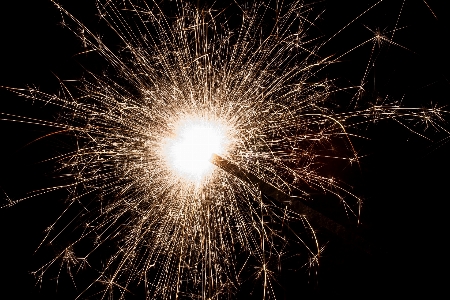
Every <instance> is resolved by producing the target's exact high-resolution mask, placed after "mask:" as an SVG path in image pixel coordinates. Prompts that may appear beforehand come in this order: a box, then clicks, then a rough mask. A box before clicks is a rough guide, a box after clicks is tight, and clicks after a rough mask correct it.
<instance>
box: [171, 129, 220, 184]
mask: <svg viewBox="0 0 450 300" xmlns="http://www.w3.org/2000/svg"><path fill="white" fill-rule="evenodd" d="M225 137H226V132H225V130H224V129H223V128H222V126H220V124H217V123H214V122H211V121H205V120H186V121H184V122H181V123H180V124H178V126H177V129H176V132H175V137H174V138H173V139H170V140H169V141H168V143H167V144H166V145H167V148H166V153H167V156H168V157H167V158H168V161H169V164H170V165H171V167H172V168H173V169H175V170H176V171H177V172H178V173H180V175H183V176H184V177H187V178H188V179H189V180H191V181H200V180H201V179H202V178H203V177H204V176H205V175H207V174H208V173H209V172H211V170H212V169H213V165H212V164H211V162H210V161H209V160H210V158H211V155H212V154H213V153H217V154H222V153H223V150H224V148H225Z"/></svg>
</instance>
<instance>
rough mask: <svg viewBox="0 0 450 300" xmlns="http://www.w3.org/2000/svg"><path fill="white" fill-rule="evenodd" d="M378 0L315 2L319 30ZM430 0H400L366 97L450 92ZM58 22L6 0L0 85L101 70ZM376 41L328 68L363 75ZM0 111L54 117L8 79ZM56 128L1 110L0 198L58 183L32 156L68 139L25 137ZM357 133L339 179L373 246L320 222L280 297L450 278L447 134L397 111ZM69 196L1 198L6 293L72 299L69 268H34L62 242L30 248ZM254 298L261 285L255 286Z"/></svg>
mask: <svg viewBox="0 0 450 300" xmlns="http://www.w3.org/2000/svg"><path fill="white" fill-rule="evenodd" d="M70 2H71V1H61V3H63V4H65V5H66V7H68V9H69V11H71V12H73V13H74V14H75V15H76V16H77V17H79V18H80V19H81V20H82V21H83V22H85V23H86V24H89V26H92V28H93V31H94V32H101V30H102V28H104V26H103V25H99V24H98V17H97V16H96V15H95V13H96V11H95V8H94V6H93V5H92V1H86V4H84V2H83V4H78V5H74V4H73V3H70ZM374 2H375V1H350V0H348V1H347V0H342V1H338V0H335V1H332V0H328V1H324V2H321V3H318V4H317V8H316V10H317V11H320V10H321V9H324V12H323V14H322V16H321V18H320V20H318V22H317V24H318V25H317V28H318V29H317V33H318V34H323V35H324V36H325V37H329V36H331V35H332V34H333V33H334V32H336V31H337V30H338V29H340V28H342V27H344V26H345V25H346V24H347V23H348V22H350V21H351V20H352V19H354V18H355V17H356V16H358V15H359V14H360V13H361V12H363V11H364V10H365V9H366V8H367V7H369V6H370V4H373V3H374ZM402 2H403V1H401V0H398V1H396V0H390V1H385V2H384V3H382V4H380V5H379V6H377V7H376V8H374V9H373V10H372V11H370V12H369V13H367V14H366V15H364V16H363V17H361V18H360V19H358V20H356V21H355V22H354V23H353V24H352V25H351V26H349V27H348V28H347V29H345V30H344V31H343V32H342V34H340V35H338V36H337V37H336V38H335V39H333V40H332V41H330V42H329V43H328V44H327V45H326V46H325V47H324V48H323V49H322V54H323V55H330V54H337V55H338V54H339V53H343V52H345V51H346V50H348V49H351V48H352V47H354V46H356V45H358V44H359V43H361V42H363V41H364V40H366V39H369V38H370V37H371V32H370V31H369V30H367V29H366V28H365V27H364V25H365V26H367V27H369V28H371V29H373V30H375V29H380V30H390V29H392V28H393V27H394V24H395V22H396V18H397V16H398V14H399V11H400V9H401V6H402ZM427 2H428V4H429V5H430V7H431V8H432V9H433V11H434V13H435V14H436V16H437V19H436V18H435V17H434V16H433V14H432V13H431V12H430V10H429V9H428V8H427V6H426V5H425V3H424V2H423V1H422V0H406V1H405V5H404V7H403V12H402V15H401V18H400V22H399V27H403V26H407V28H405V29H403V30H401V31H398V32H397V33H396V35H395V38H394V41H395V42H396V43H398V44H401V45H403V46H405V47H407V48H408V49H410V50H411V51H407V50H404V49H401V48H400V47H396V46H394V45H390V46H388V45H386V44H385V45H384V46H383V47H382V48H381V50H377V52H376V53H379V56H378V59H377V61H376V64H375V68H374V69H373V70H372V72H371V73H370V75H369V77H368V78H369V79H370V83H369V84H368V85H367V93H366V94H365V96H364V97H365V98H364V99H366V100H370V99H375V98H376V97H384V96H386V95H390V96H391V97H393V98H394V99H400V98H402V97H404V100H403V103H404V104H405V105H406V106H408V105H411V106H418V107H426V106H431V105H432V104H440V105H448V104H449V103H450V99H449V97H450V92H449V91H450V84H449V80H450V71H449V67H450V59H449V58H448V54H449V53H450V47H449V46H447V45H446V41H447V40H448V38H449V33H450V31H449V23H448V22H449V17H450V12H449V11H448V10H446V9H444V5H445V3H444V2H446V1H441V0H435V1H432V0H428V1H427ZM77 3H78V2H77ZM60 21H61V15H60V13H59V12H58V10H57V9H56V8H55V7H54V6H53V5H52V4H51V3H50V1H44V0H16V1H8V3H7V4H2V6H1V9H0V35H1V44H0V45H1V48H0V54H1V56H0V76H1V77H0V86H7V87H18V88H23V87H27V86H31V87H38V88H40V89H41V90H43V91H46V92H49V93H56V92H57V91H58V90H59V83H58V80H57V77H59V78H61V79H78V78H80V77H81V75H82V74H83V69H82V68H81V67H80V63H81V64H83V65H85V66H86V67H87V68H88V69H89V70H94V71H95V70H101V69H102V64H101V63H96V62H95V60H90V58H86V57H85V56H83V55H77V53H78V52H81V51H82V50H83V47H82V44H81V42H79V41H78V39H77V38H76V37H75V36H74V35H73V34H72V33H71V32H70V31H69V30H67V29H64V28H62V26H60V25H59V23H60ZM324 40H326V38H324ZM371 47H372V44H370V43H369V44H368V45H366V46H364V47H362V48H360V49H357V50H355V51H353V52H352V53H351V54H350V55H348V56H346V57H344V58H343V59H342V60H343V61H342V64H338V65H336V66H333V67H331V68H330V69H329V70H328V71H326V72H328V74H327V75H328V76H330V77H332V78H334V77H339V78H341V79H340V80H343V81H347V83H348V84H355V85H356V84H359V80H360V79H361V77H362V74H363V73H364V69H365V66H366V63H367V61H368V59H369V56H370V50H371ZM374 82H375V84H374ZM0 112H3V113H13V114H17V115H21V116H29V117H36V118H39V119H45V120H52V119H53V118H55V117H56V116H57V111H55V110H54V109H52V108H47V107H45V106H44V105H43V104H42V103H33V102H32V101H30V100H25V99H23V98H21V97H18V96H16V95H14V94H13V93H11V92H8V91H6V90H4V89H1V90H0ZM4 117H5V115H3V116H2V115H0V118H4ZM417 128H418V129H419V130H423V128H422V127H420V126H419V127H417ZM421 128H422V129H421ZM446 128H448V129H450V126H449V125H446ZM52 131H53V130H52V129H49V128H46V127H44V126H39V125H30V124H21V123H17V122H8V121H0V193H2V195H1V196H0V198H1V199H2V201H3V200H4V199H5V198H6V197H10V198H12V199H17V198H20V197H23V196H24V195H26V194H27V193H29V192H31V191H34V190H36V189H40V188H45V187H48V186H53V185H54V179H53V174H52V167H51V165H48V164H41V163H38V162H39V161H40V160H42V158H46V157H51V156H52V155H55V154H58V153H60V152H64V149H65V147H66V145H64V142H61V140H58V139H56V138H47V139H44V140H39V141H36V142H32V141H34V140H35V139H37V138H39V137H41V136H43V135H46V134H48V133H50V132H52ZM362 133H363V134H364V135H365V136H367V137H369V138H370V140H368V141H367V142H366V143H361V144H358V147H359V148H358V150H359V151H361V153H362V154H366V155H367V157H365V158H363V159H362V160H361V170H360V171H358V172H356V173H355V174H353V175H351V176H350V177H349V178H346V180H347V181H348V182H350V183H352V184H355V185H357V186H356V190H355V191H356V192H357V193H358V194H359V195H361V196H362V197H363V198H364V199H365V206H364V210H363V212H362V221H363V223H364V224H365V226H366V230H365V231H364V233H363V235H364V236H365V238H366V239H368V240H371V241H372V243H373V245H374V248H375V249H376V251H375V252H374V253H373V254H372V255H368V254H365V253H364V252H362V251H359V250H357V249H353V248H352V247H350V246H349V245H346V244H344V243H342V242H340V241H339V240H337V239H335V238H334V237H333V236H331V235H327V234H326V233H323V239H324V240H329V243H328V246H327V248H326V250H325V252H324V253H323V257H322V261H321V264H320V268H319V270H318V272H319V273H318V276H311V275H309V274H308V272H307V270H306V269H304V270H303V269H302V270H300V271H297V272H295V273H294V272H286V273H283V274H282V276H281V277H280V279H279V280H280V283H281V285H282V286H283V287H284V290H282V289H280V297H279V298H280V299H321V298H325V297H328V296H344V297H346V298H349V299H350V298H356V297H358V298H368V297H371V296H373V295H378V296H387V295H397V296H402V297H405V296H412V295H416V294H419V293H422V294H423V295H428V297H429V298H434V297H433V295H434V296H437V295H438V294H437V293H438V291H440V290H442V288H443V287H444V286H445V283H446V278H445V275H441V274H445V272H446V271H447V265H446V250H447V246H445V245H446V243H445V242H446V237H447V234H446V228H447V226H446V222H445V220H446V210H445V207H446V205H445V204H446V202H447V201H448V200H449V198H450V197H449V196H448V190H447V189H448V183H447V182H448V175H447V174H448V171H447V170H448V169H449V167H450V159H449V157H448V153H449V150H450V144H449V143H448V142H446V141H445V140H444V141H443V142H439V140H441V139H442V138H444V137H445V134H436V133H433V131H432V130H426V131H425V133H426V134H427V136H429V137H430V138H431V139H432V140H433V141H428V140H426V139H423V138H419V137H417V136H416V135H414V134H412V133H410V132H409V131H408V130H406V129H405V128H404V127H402V126H400V125H398V124H396V123H394V122H387V123H385V124H383V125H378V126H370V127H368V128H367V129H365V130H364V132H362ZM30 142H32V143H30ZM67 148H70V145H67ZM6 195H7V196H6ZM66 197H67V195H66V193H65V192H64V191H57V192H52V193H49V194H47V195H43V196H36V197H33V198H31V199H27V200H24V201H23V202H22V203H19V204H17V205H15V206H13V207H10V208H3V209H0V235H1V236H0V254H1V255H0V277H1V278H0V298H1V299H72V298H74V297H75V295H77V293H76V291H75V289H74V288H73V287H72V286H71V284H70V282H69V281H70V279H69V278H67V277H64V276H61V281H60V282H59V283H58V284H57V283H56V280H54V279H52V277H54V278H56V277H57V273H58V270H57V269H53V274H50V275H48V276H47V277H46V278H47V280H46V281H44V282H43V284H42V286H40V284H39V283H37V284H36V280H35V279H34V277H33V276H32V275H30V271H33V270H35V269H37V268H39V267H40V266H41V265H42V264H43V263H44V262H46V261H47V259H48V258H50V257H52V256H53V253H56V252H57V251H58V250H59V249H58V248H57V246H55V248H54V250H52V249H53V248H52V247H49V248H45V249H44V250H41V252H42V251H44V252H45V253H44V254H34V251H35V249H36V248H37V246H38V245H39V244H40V241H41V240H42V238H43V237H44V230H45V229H46V228H47V227H48V226H49V225H50V224H51V223H52V222H53V221H54V220H55V219H56V218H57V217H58V216H59V215H60V213H61V212H62V210H63V209H64V207H65V203H64V200H65V198H66ZM3 203H4V202H3ZM328 213H330V212H328ZM332 214H333V213H332V212H331V215H332ZM52 251H53V252H52ZM62 272H63V273H64V272H65V271H64V270H62ZM251 289H252V286H250V285H249V286H245V287H244V289H243V290H242V292H241V293H240V294H238V295H237V297H238V298H239V299H249V298H252V297H251V296H249V295H248V293H249V291H251ZM253 298H255V299H259V298H260V296H259V295H257V293H255V295H253ZM94 299H95V297H94Z"/></svg>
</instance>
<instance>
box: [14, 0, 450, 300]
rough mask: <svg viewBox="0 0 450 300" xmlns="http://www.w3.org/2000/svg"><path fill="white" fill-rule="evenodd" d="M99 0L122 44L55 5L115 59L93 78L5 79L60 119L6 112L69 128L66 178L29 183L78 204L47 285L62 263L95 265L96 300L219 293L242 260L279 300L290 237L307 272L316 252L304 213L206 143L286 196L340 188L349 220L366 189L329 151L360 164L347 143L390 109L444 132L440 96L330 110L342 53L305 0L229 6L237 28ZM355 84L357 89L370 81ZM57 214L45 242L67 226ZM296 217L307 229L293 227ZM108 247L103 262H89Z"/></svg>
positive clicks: (195, 12) (188, 12)
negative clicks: (327, 72)
mask: <svg viewBox="0 0 450 300" xmlns="http://www.w3.org/2000/svg"><path fill="white" fill-rule="evenodd" d="M380 2H381V1H379V2H376V3H375V4H374V5H377V4H378V3H380ZM96 4H97V7H98V11H99V15H100V16H101V19H102V20H103V21H104V22H106V23H107V24H108V25H109V26H110V28H111V29H112V30H113V31H114V33H115V34H116V35H117V37H118V38H119V39H120V40H121V42H122V46H123V48H122V49H121V50H120V51H115V50H114V49H113V48H110V47H109V46H108V45H106V44H105V43H104V41H103V40H102V39H101V38H100V37H99V36H97V35H95V34H94V33H92V32H91V31H90V30H89V28H87V27H86V26H85V25H83V24H82V23H81V22H80V21H78V20H77V19H76V18H75V17H74V16H72V15H71V14H70V12H68V11H66V10H65V9H64V8H63V7H62V6H60V5H59V4H58V3H55V5H56V6H57V7H58V9H59V10H60V11H61V12H62V13H63V15H64V18H65V24H66V25H67V26H68V28H69V29H71V30H72V31H73V32H74V33H75V34H76V35H77V36H78V37H79V38H80V39H81V40H82V41H83V44H84V46H85V51H86V53H89V52H95V53H97V54H99V55H100V56H101V57H102V58H103V59H105V61H106V62H108V64H109V65H110V66H111V68H112V70H109V71H108V73H107V74H104V75H99V74H87V75H86V78H84V79H82V80H81V81H80V85H79V86H77V89H71V88H70V87H68V86H66V84H64V83H62V93H61V94H60V95H53V94H47V93H44V92H42V91H39V90H32V89H28V90H20V89H12V88H11V90H13V91H15V92H17V93H19V94H20V95H22V96H24V97H27V98H30V99H33V100H36V101H43V102H44V103H48V104H51V105H55V106H56V107H59V108H60V109H61V110H62V112H63V113H62V114H61V117H60V119H59V120H58V121H45V120H38V119H30V118H25V117H21V116H6V117H5V118H6V119H14V120H16V121H22V122H28V123H33V124H41V125H45V126H49V127H53V128H55V129H56V130H57V132H58V133H63V134H68V135H70V136H72V137H74V144H76V149H74V150H73V151H72V152H68V153H65V154H62V155H61V156H58V157H54V158H53V160H54V161H55V162H56V163H58V164H59V166H60V167H59V170H60V171H61V172H64V174H65V176H66V178H67V179H66V180H67V183H65V184H62V185H61V186H56V187H54V188H52V189H49V190H44V191H38V192H36V194H38V193H47V192H49V191H51V190H55V189H67V190H70V191H71V195H72V196H71V198H70V203H69V207H68V210H75V211H79V213H78V214H77V216H76V217H75V218H74V219H73V221H72V222H70V224H71V223H76V224H82V225H80V226H79V227H77V228H76V230H75V232H76V233H78V236H77V238H76V239H75V240H74V241H73V242H72V243H70V244H69V245H67V247H65V249H64V250H63V251H61V252H60V253H59V254H58V255H57V256H56V257H55V258H54V259H53V260H51V261H50V262H48V263H47V264H45V265H44V266H43V267H42V268H41V269H39V270H38V271H36V272H35V274H36V276H37V277H38V278H39V280H42V279H43V277H44V275H45V274H46V272H47V271H48V270H49V269H50V268H51V267H52V266H54V265H57V264H59V263H58V262H62V263H63V264H66V265H67V266H70V267H68V270H71V269H74V268H78V267H80V266H89V265H90V266H92V268H93V269H97V270H98V276H97V278H96V280H95V281H94V282H93V283H92V284H91V285H89V286H87V287H86V288H85V289H84V290H83V291H82V292H81V293H80V295H79V296H78V298H82V297H84V296H85V295H86V294H88V293H89V291H91V290H96V287H95V286H96V285H99V286H101V288H100V290H101V295H102V299H104V298H107V297H111V298H112V297H114V298H116V297H117V298H118V299H122V298H125V297H126V295H127V294H128V293H131V291H132V290H133V287H134V286H135V285H140V284H141V285H144V286H145V289H146V297H147V298H148V299H155V298H161V299H169V298H170V299H171V298H175V299H177V298H193V299H196V298H201V299H219V298H222V297H227V296H229V295H232V294H233V293H234V292H236V290H237V289H238V287H239V285H240V284H241V283H242V280H243V278H242V277H243V276H244V274H246V273H247V272H249V271H246V270H247V269H248V267H249V264H250V263H249V262H250V261H251V262H252V263H253V264H255V265H256V266H257V268H256V270H257V271H256V272H255V274H254V276H255V277H257V278H258V279H261V281H262V282H263V284H262V290H263V297H264V298H266V299H269V298H274V296H275V295H274V288H273V284H274V280H273V277H274V273H275V270H276V269H278V268H279V267H280V266H281V264H280V263H279V261H280V257H282V256H283V255H285V254H284V252H283V251H284V250H283V249H284V248H285V246H286V245H287V244H300V245H302V246H303V248H304V249H305V252H306V253H307V254H308V260H307V261H306V262H305V263H306V264H309V265H310V266H312V268H313V267H314V266H315V265H317V264H318V258H319V256H320V253H321V251H322V247H321V245H319V243H318V240H317V238H316V235H315V231H314V229H313V227H312V226H311V225H310V223H309V219H308V215H302V214H298V213H295V212H294V211H291V210H290V209H288V208H285V207H283V206H280V205H279V204H277V203H272V202H271V201H270V199H266V198H265V197H264V196H263V195H262V193H261V189H260V187H258V186H257V185H254V184H251V182H248V181H245V180H242V179H241V178H240V177H238V176H234V175H233V174H232V173H230V172H226V171H224V170H222V169H221V168H217V167H215V166H214V165H213V164H211V163H210V162H209V159H210V158H211V155H213V153H215V154H217V155H220V156H222V157H224V158H226V159H227V161H229V162H230V164H233V165H235V166H238V167H239V168H241V169H242V170H247V171H248V172H249V174H254V176H256V177H257V178H259V179H260V180H262V181H263V182H265V183H267V184H269V185H270V186H273V187H275V188H276V189H277V190H279V191H280V192H281V193H283V194H284V195H288V196H289V197H294V198H295V197H296V198H300V199H302V200H306V201H308V200H309V199H310V194H311V193H313V192H317V191H319V192H322V193H329V194H331V195H334V196H335V197H336V198H337V199H339V201H341V203H342V206H343V210H344V209H345V210H346V212H347V213H348V215H349V216H354V219H355V220H358V218H359V215H360V209H361V205H362V199H361V198H360V197H358V196H357V195H354V194H353V193H352V191H351V190H350V189H348V188H346V187H345V185H344V184H343V183H341V182H339V181H338V180H336V179H334V178H329V177H328V176H326V175H322V174H321V166H322V165H323V164H324V160H325V159H330V160H345V161H347V162H348V164H350V165H351V164H353V165H357V164H358V161H359V155H358V152H357V151H356V150H355V148H354V146H353V140H354V139H356V138H357V135H358V134H357V129H358V128H360V127H361V126H363V125H365V124H368V123H376V122H378V121H381V120H386V119H391V120H395V121H397V122H400V123H402V124H404V125H405V126H408V127H409V126H410V125H409V124H410V123H411V122H410V120H418V121H421V122H423V123H426V124H427V125H431V126H433V127H435V128H436V129H439V130H444V128H442V127H441V126H440V125H439V123H438V122H437V121H438V120H439V119H440V118H442V114H443V113H444V112H443V111H442V110H441V109H440V108H438V107H434V108H430V109H424V108H405V107H401V106H400V105H399V104H398V103H390V104H377V103H376V104H373V103H372V104H368V103H362V99H361V98H359V97H358V96H355V98H354V100H355V101H354V102H356V103H357V105H353V106H352V107H351V109H341V108H339V107H338V106H337V105H335V104H334V103H333V102H332V101H331V100H332V95H334V94H335V93H336V92H338V91H340V90H342V88H339V87H336V86H335V85H334V82H333V80H328V79H320V78H321V71H323V70H324V69H326V67H327V66H329V65H330V64H332V63H335V62H336V61H338V60H339V59H340V58H341V57H336V58H330V57H322V56H321V55H319V54H320V53H319V52H320V49H321V45H320V44H319V45H317V44H315V37H311V36H310V35H309V33H310V30H311V26H312V25H311V24H314V22H313V21H312V19H311V17H310V16H309V14H312V8H311V6H309V5H306V4H305V3H304V2H303V1H294V2H292V3H289V4H285V5H283V4H282V3H277V6H276V7H272V6H271V5H267V4H265V3H263V2H257V3H255V4H245V5H244V4H242V5H239V4H236V8H235V9H236V12H238V14H239V24H238V25H234V24H233V22H236V20H234V19H227V17H226V13H227V10H226V9H225V10H220V9H218V10H215V9H214V6H213V7H212V8H208V9H199V8H198V7H195V6H193V5H191V4H189V3H184V2H183V1H175V2H174V3H173V4H171V5H173V6H172V11H171V10H167V11H166V10H164V7H162V4H158V3H156V2H151V1H147V2H145V1H129V0H126V1H104V2H103V1H97V2H96ZM229 9H230V8H229ZM69 23H71V24H70V25H69ZM267 24H271V25H270V26H269V28H267V26H266V25H267ZM380 41H382V42H386V43H391V44H392V45H395V43H394V42H393V41H392V40H390V39H389V38H388V37H386V36H384V35H383V36H382V35H380V34H377V35H375V36H374V37H373V38H372V39H370V40H368V41H366V42H364V43H362V44H361V45H363V44H367V43H370V42H373V43H374V44H375V43H380ZM369 63H370V62H369ZM366 75H367V74H366ZM366 75H365V76H366ZM349 89H354V90H356V92H355V94H356V95H359V94H358V92H357V91H360V90H362V89H363V86H358V87H350V88H349ZM411 130H412V129H411ZM216 164H219V163H217V156H216ZM21 200H23V199H19V200H17V201H11V203H9V204H8V205H13V204H15V203H17V202H20V201H21ZM310 217H311V216H310ZM60 219H61V218H59V219H58V220H57V221H56V222H55V223H54V224H52V225H51V226H50V228H49V230H48V232H47V236H46V237H45V240H44V241H43V243H44V242H53V241H54V240H55V239H57V238H58V236H60V235H61V234H62V233H63V232H64V231H66V230H67V228H68V226H65V225H60V224H59V222H60ZM292 222H298V223H302V224H303V225H304V228H305V229H304V232H303V233H299V232H292V231H291V230H290V226H289V224H292ZM356 222H357V221H355V223H356ZM59 226H62V227H63V229H61V230H55V229H56V228H59ZM288 236H289V237H290V238H288ZM86 244H89V246H86ZM108 247H113V250H108V252H107V253H110V255H109V256H107V257H106V258H104V260H103V261H102V263H98V262H95V260H94V259H91V258H92V257H95V256H96V255H97V253H98V252H102V251H105V250H104V249H108ZM86 249H89V250H88V251H86ZM241 256H242V257H244V258H245V259H241V258H240V257H241Z"/></svg>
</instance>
